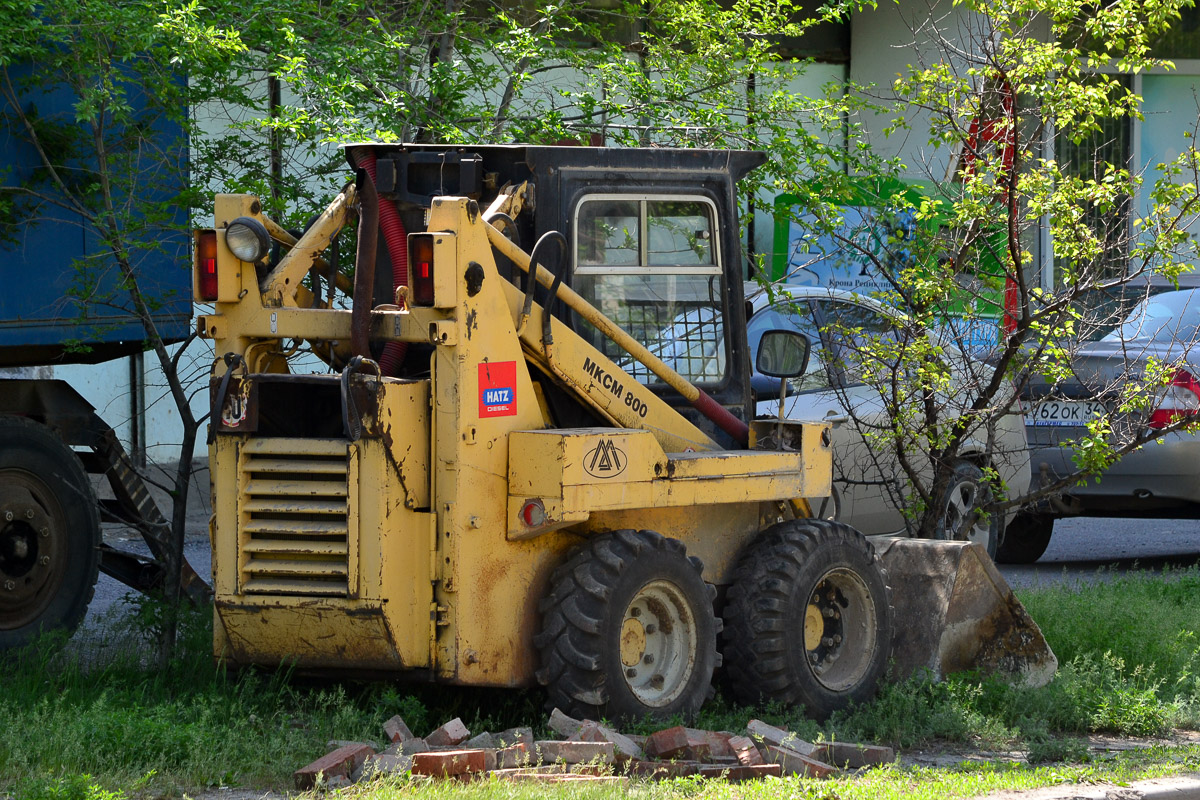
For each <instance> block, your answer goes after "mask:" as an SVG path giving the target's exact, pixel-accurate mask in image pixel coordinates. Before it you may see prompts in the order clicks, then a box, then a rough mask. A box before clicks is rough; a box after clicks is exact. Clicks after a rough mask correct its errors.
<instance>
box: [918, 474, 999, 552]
mask: <svg viewBox="0 0 1200 800" xmlns="http://www.w3.org/2000/svg"><path fill="white" fill-rule="evenodd" d="M990 502H992V489H991V487H990V486H989V485H988V482H987V481H986V480H984V477H983V470H981V469H980V468H979V467H978V466H976V465H975V464H972V463H971V462H970V461H958V462H956V463H955V464H954V469H953V471H952V474H951V476H950V486H949V488H948V489H947V490H946V505H945V507H943V509H942V513H941V515H940V516H939V518H938V523H937V529H936V532H935V534H934V538H935V539H952V540H956V541H967V542H973V543H975V544H977V545H980V546H981V547H983V549H985V550H987V554H988V555H989V556H990V557H992V558H995V557H996V548H997V547H998V545H999V542H1000V519H1001V517H1002V516H1003V515H1002V514H995V513H993V514H988V515H987V516H986V517H985V516H975V519H974V521H973V522H972V523H971V525H970V527H966V524H967V522H968V517H970V516H972V515H976V514H977V513H978V510H979V509H980V508H983V507H984V506H986V505H987V504H988V503H990Z"/></svg>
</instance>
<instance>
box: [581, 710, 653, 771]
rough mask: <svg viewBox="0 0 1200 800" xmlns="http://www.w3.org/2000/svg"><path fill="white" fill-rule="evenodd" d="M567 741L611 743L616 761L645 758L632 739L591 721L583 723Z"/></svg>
mask: <svg viewBox="0 0 1200 800" xmlns="http://www.w3.org/2000/svg"><path fill="white" fill-rule="evenodd" d="M569 741H579V742H612V744H613V748H614V750H615V756H616V758H617V760H618V761H623V760H625V759H630V758H645V757H646V754H645V753H644V752H642V748H640V747H638V746H637V743H635V742H634V741H633V739H631V738H629V737H628V736H625V735H624V734H622V733H618V732H617V731H614V730H613V729H612V728H607V727H605V726H604V725H601V724H600V723H598V722H592V721H591V720H588V721H587V722H585V723H583V727H582V728H580V729H579V732H578V733H576V734H575V735H574V736H572V737H571V738H570V740H569Z"/></svg>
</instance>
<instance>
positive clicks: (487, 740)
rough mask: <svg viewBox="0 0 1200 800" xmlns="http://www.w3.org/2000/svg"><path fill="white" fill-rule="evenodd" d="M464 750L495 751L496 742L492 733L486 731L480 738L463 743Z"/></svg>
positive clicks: (475, 737) (474, 737)
mask: <svg viewBox="0 0 1200 800" xmlns="http://www.w3.org/2000/svg"><path fill="white" fill-rule="evenodd" d="M462 746H463V749H464V750H495V749H496V741H495V739H494V738H493V737H492V735H491V734H490V733H488V732H487V731H484V732H483V733H481V734H479V735H478V736H472V737H471V738H470V739H467V740H466V741H465V742H463V743H462Z"/></svg>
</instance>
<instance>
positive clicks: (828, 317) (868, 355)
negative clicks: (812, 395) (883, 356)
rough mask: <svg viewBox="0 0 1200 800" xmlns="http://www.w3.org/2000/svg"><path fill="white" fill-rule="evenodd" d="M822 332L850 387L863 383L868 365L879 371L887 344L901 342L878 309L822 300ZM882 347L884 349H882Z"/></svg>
mask: <svg viewBox="0 0 1200 800" xmlns="http://www.w3.org/2000/svg"><path fill="white" fill-rule="evenodd" d="M817 306H818V307H819V309H820V312H821V330H822V332H823V333H825V334H826V338H827V339H828V341H829V342H830V350H831V351H832V355H833V358H834V359H835V363H836V366H838V367H839V368H840V369H841V372H842V375H843V378H844V380H845V382H846V383H847V384H849V385H855V384H861V383H863V382H864V380H865V379H864V375H865V374H866V372H867V370H865V367H866V366H867V365H868V364H871V365H873V366H875V368H876V369H878V368H879V352H880V350H881V349H886V347H887V346H888V340H889V339H890V340H891V341H892V343H895V342H897V341H898V340H899V337H900V335H901V333H900V330H899V329H898V328H897V327H896V325H895V324H894V323H893V322H892V321H891V320H890V319H888V318H887V317H886V316H884V315H883V314H881V313H879V312H878V311H876V310H875V309H873V308H871V307H869V306H865V305H860V304H858V303H848V302H845V301H842V300H819V301H817ZM881 345H882V346H881Z"/></svg>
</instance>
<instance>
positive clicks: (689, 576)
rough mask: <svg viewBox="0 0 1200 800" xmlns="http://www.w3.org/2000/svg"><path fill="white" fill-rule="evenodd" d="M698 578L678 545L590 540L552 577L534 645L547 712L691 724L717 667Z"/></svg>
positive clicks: (708, 589) (626, 538) (624, 536)
mask: <svg viewBox="0 0 1200 800" xmlns="http://www.w3.org/2000/svg"><path fill="white" fill-rule="evenodd" d="M702 570H703V565H702V564H701V563H700V560H699V559H697V558H689V557H688V556H687V554H686V552H685V549H684V546H683V544H682V543H681V542H679V541H678V540H677V539H668V538H666V537H664V536H662V535H660V534H658V533H655V532H654V531H634V530H620V531H614V532H612V533H608V534H604V535H603V536H599V537H596V538H595V539H592V540H591V541H590V542H589V543H588V544H587V545H586V546H584V547H583V548H581V549H580V550H579V551H577V552H576V553H575V554H574V555H572V556H571V558H569V559H568V560H567V561H566V563H564V564H563V565H562V566H561V567H559V568H558V569H557V570H555V572H554V575H553V576H552V578H551V588H550V594H549V596H547V597H546V598H545V599H543V600H542V602H541V604H540V606H539V608H540V611H541V612H542V620H543V622H542V630H541V632H540V633H538V635H537V636H535V637H534V645H535V646H536V647H537V648H538V651H539V653H540V655H541V664H542V667H541V669H540V670H539V671H538V673H537V677H538V681H539V682H540V683H541V684H542V685H544V686H545V687H546V688H547V690H548V692H549V695H550V697H549V703H550V705H552V706H557V707H558V708H561V709H563V710H564V711H565V712H566V713H568V714H572V715H574V716H580V717H587V718H591V719H600V718H602V717H606V718H609V719H614V720H617V719H624V720H628V719H640V718H642V717H645V716H647V715H649V716H651V717H654V718H657V719H665V718H668V717H674V716H682V717H691V716H693V715H695V713H696V712H697V711H699V710H700V706H701V705H703V704H704V701H705V700H706V699H707V698H708V695H709V690H710V686H711V683H712V674H713V670H714V669H715V668H716V666H717V665H718V661H719V656H718V655H717V632H718V631H719V630H720V623H719V621H718V620H717V619H716V617H715V616H714V615H713V599H714V597H715V596H716V589H715V588H714V587H712V586H710V585H709V584H707V583H705V582H704V579H703V578H702V577H701V572H702Z"/></svg>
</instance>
